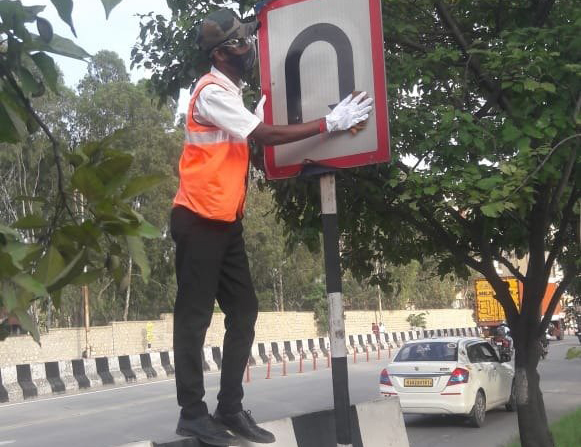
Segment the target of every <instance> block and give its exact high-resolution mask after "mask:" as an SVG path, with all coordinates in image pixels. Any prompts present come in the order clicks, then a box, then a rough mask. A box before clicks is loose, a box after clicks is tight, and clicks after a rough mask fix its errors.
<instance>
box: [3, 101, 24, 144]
mask: <svg viewBox="0 0 581 447" xmlns="http://www.w3.org/2000/svg"><path fill="white" fill-rule="evenodd" d="M14 95H15V94H13V93H12V92H9V91H7V90H4V91H2V90H0V141H4V142H7V143H17V142H19V141H21V140H23V139H24V138H26V137H27V136H28V128H27V127H26V120H27V119H28V112H27V111H26V109H25V108H24V107H23V105H22V103H21V102H20V99H19V98H17V97H15V96H14Z"/></svg>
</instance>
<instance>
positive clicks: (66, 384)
mask: <svg viewBox="0 0 581 447" xmlns="http://www.w3.org/2000/svg"><path fill="white" fill-rule="evenodd" d="M173 374H174V368H173V352H150V353H146V354H136V355H121V356H118V357H97V358H94V359H76V360H61V361H58V362H45V363H30V364H24V365H15V366H5V367H2V368H0V402H13V401H21V400H23V399H29V398H34V397H37V396H41V395H46V394H60V393H64V392H67V391H78V390H83V389H87V388H93V387H99V386H103V385H116V384H121V383H127V382H133V381H137V380H146V379H152V378H155V377H160V378H164V377H169V376H172V375H173Z"/></svg>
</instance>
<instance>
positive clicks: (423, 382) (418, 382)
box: [403, 378, 434, 387]
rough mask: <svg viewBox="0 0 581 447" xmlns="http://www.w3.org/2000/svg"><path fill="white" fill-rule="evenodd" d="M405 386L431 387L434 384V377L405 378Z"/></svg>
mask: <svg viewBox="0 0 581 447" xmlns="http://www.w3.org/2000/svg"><path fill="white" fill-rule="evenodd" d="M403 386H417V387H430V386H434V380H433V379H425V378H421V379H420V378H418V379H403Z"/></svg>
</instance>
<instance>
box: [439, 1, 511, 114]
mask: <svg viewBox="0 0 581 447" xmlns="http://www.w3.org/2000/svg"><path fill="white" fill-rule="evenodd" d="M434 4H435V5H436V9H437V10H438V15H439V16H440V19H441V20H442V22H443V23H444V24H445V25H446V27H447V28H448V29H449V30H450V32H451V33H452V35H453V36H454V39H455V40H456V43H457V44H458V46H459V47H460V50H461V51H462V54H463V55H464V57H465V58H467V59H468V62H467V63H468V65H469V67H470V69H471V70H472V71H473V72H474V74H476V77H477V78H478V79H480V80H481V81H482V83H483V85H484V88H485V89H486V90H487V91H488V93H489V94H490V95H491V97H489V98H488V99H489V100H492V101H493V102H494V103H497V104H498V105H499V106H500V107H501V108H502V109H503V110H504V111H505V112H506V113H508V114H509V115H512V107H511V105H510V103H509V102H508V100H507V99H506V98H505V97H504V96H503V94H502V90H501V89H500V87H498V86H496V85H494V83H493V82H492V81H491V80H490V79H489V78H488V77H487V76H486V74H485V73H484V70H483V69H482V67H481V65H480V61H479V60H478V59H477V58H476V57H470V56H471V55H470V54H468V51H469V49H470V44H469V43H468V42H467V41H466V38H465V37H464V34H462V31H460V27H459V26H458V24H457V23H456V20H455V19H454V18H453V17H452V14H451V13H450V10H449V9H448V6H447V5H446V4H445V3H444V2H442V1H441V0H435V1H434Z"/></svg>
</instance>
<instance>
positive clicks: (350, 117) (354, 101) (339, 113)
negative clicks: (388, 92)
mask: <svg viewBox="0 0 581 447" xmlns="http://www.w3.org/2000/svg"><path fill="white" fill-rule="evenodd" d="M372 103H373V99H372V98H369V97H368V96H367V93H366V92H361V93H360V94H359V95H357V96H355V95H354V94H353V93H351V94H349V95H348V96H347V97H346V98H345V99H343V101H341V102H340V103H339V104H337V105H336V106H335V108H334V109H333V111H332V112H331V113H329V114H328V115H327V116H326V117H325V120H326V122H327V132H336V131H342V130H349V129H351V128H352V127H355V126H356V125H357V124H359V123H362V122H363V121H366V120H367V118H369V113H370V112H371V110H372V109H373V107H372V105H371V104H372Z"/></svg>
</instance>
